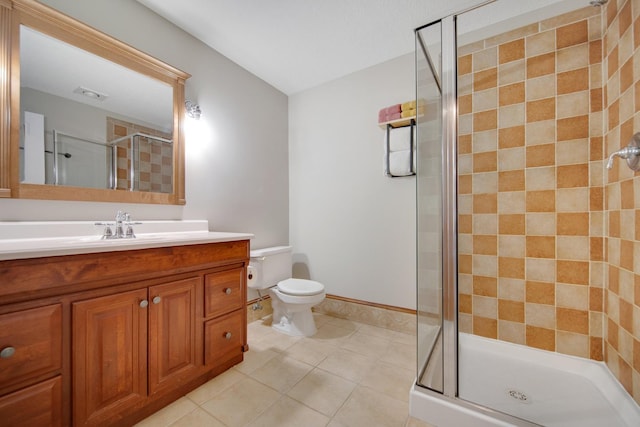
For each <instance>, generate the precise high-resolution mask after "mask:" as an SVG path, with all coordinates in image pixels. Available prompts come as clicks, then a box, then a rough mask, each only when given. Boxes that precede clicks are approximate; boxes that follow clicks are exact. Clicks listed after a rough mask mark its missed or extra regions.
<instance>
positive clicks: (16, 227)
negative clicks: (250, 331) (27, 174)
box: [0, 221, 254, 260]
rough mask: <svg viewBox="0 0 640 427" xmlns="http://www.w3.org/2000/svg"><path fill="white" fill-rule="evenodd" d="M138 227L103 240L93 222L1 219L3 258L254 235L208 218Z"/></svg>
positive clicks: (22, 257)
mask: <svg viewBox="0 0 640 427" xmlns="http://www.w3.org/2000/svg"><path fill="white" fill-rule="evenodd" d="M134 230H135V232H136V238H129V239H109V240H103V239H102V238H101V237H102V236H101V232H102V227H99V226H95V225H94V222H93V221H73V222H70V221H65V222H38V223H27V222H15V223H9V222H0V260H11V259H25V258H39V257H45V256H59V255H78V254H86V253H99V252H113V251H128V250H136V249H147V248H160V247H167V246H183V245H198V244H205V243H217V242H231V241H237V240H249V239H251V238H253V237H254V236H253V234H250V233H227V232H217V231H209V230H208V229H207V221H146V222H145V221H142V224H138V225H135V226H134ZM158 230H162V231H158ZM147 231H153V232H147ZM88 233H89V234H88ZM60 234H63V235H60ZM18 236H25V237H18ZM39 236H43V237H39Z"/></svg>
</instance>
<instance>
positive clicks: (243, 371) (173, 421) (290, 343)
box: [137, 314, 428, 427]
mask: <svg viewBox="0 0 640 427" xmlns="http://www.w3.org/2000/svg"><path fill="white" fill-rule="evenodd" d="M315 318H316V325H317V327H318V333H317V334H316V335H315V336H313V337H311V338H299V337H290V336H287V335H283V334H280V333H278V332H276V331H273V330H272V329H271V327H270V326H269V325H268V322H264V321H261V320H258V321H255V322H252V323H250V324H249V327H248V341H249V348H250V350H249V352H247V353H246V354H245V358H244V361H243V362H242V363H241V364H239V365H236V366H235V367H233V368H232V369H230V370H228V371H227V372H225V373H223V374H221V375H219V376H218V377H216V378H214V379H213V380H211V381H209V382H208V383H206V384H204V385H202V386H201V387H199V388H198V389H196V390H194V391H192V392H191V393H189V394H187V395H186V396H184V397H182V398H180V399H179V400H177V401H176V402H174V403H173V404H171V405H169V406H167V407H166V408H164V409H162V410H161V411H159V412H157V413H155V414H154V415H152V416H150V417H149V418H147V419H145V420H143V421H142V422H140V423H138V424H137V426H138V427H149V426H153V427H169V426H171V427H182V426H185V427H186V426H189V427H199V426H207V427H218V426H227V427H235V426H238V427H239V426H251V427H258V426H263V427H276V426H277V427H287V426H291V427H299V426H304V427H315V426H329V427H365V426H366V427H369V426H375V427H378V426H379V427H386V426H389V427H391V426H398V427H428V424H426V423H423V422H421V421H419V420H417V419H415V418H411V417H409V415H408V414H409V389H410V387H411V384H412V382H413V380H414V375H415V373H414V370H415V368H414V367H415V357H416V349H415V336H412V335H407V334H403V333H400V332H395V331H392V330H389V329H383V328H378V327H375V326H371V325H366V324H362V323H357V322H352V321H349V320H344V319H339V318H336V317H331V316H326V315H321V314H316V315H315Z"/></svg>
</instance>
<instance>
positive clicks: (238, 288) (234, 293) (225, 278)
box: [204, 267, 245, 317]
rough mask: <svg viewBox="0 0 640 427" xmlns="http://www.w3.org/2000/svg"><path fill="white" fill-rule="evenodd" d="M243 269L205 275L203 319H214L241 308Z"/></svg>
mask: <svg viewBox="0 0 640 427" xmlns="http://www.w3.org/2000/svg"><path fill="white" fill-rule="evenodd" d="M244 274H245V273H244V268H242V267H240V268H234V269H233V270H225V271H220V272H217V273H211V274H207V275H206V276H205V284H204V317H215V316H219V315H221V314H225V313H229V312H230V311H233V310H237V309H239V308H242V303H243V299H244V295H243V292H242V290H243V286H244V280H245V278H244Z"/></svg>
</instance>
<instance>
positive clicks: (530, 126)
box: [525, 120, 556, 145]
mask: <svg viewBox="0 0 640 427" xmlns="http://www.w3.org/2000/svg"><path fill="white" fill-rule="evenodd" d="M525 135H526V144H527V145H539V144H549V143H555V142H556V121H555V120H545V121H541V122H533V123H527V126H526V129H525Z"/></svg>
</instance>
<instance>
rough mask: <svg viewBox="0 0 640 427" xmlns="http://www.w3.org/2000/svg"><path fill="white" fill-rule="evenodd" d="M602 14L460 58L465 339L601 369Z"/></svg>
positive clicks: (579, 16)
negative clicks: (582, 360)
mask: <svg viewBox="0 0 640 427" xmlns="http://www.w3.org/2000/svg"><path fill="white" fill-rule="evenodd" d="M601 39H602V34H601V19H600V10H599V9H597V8H593V7H587V8H584V9H581V10H579V11H576V12H572V13H569V14H566V15H563V16H560V17H556V18H553V19H549V20H546V21H542V22H538V23H534V24H531V25H528V26H525V27H522V28H519V29H517V30H514V31H510V32H508V33H504V34H501V35H499V36H496V37H493V38H491V39H486V40H483V41H480V42H474V43H472V44H469V45H466V46H461V47H460V48H459V65H458V75H459V81H458V91H459V194H460V196H459V232H460V236H459V253H460V257H459V273H460V274H459V289H460V294H459V307H460V308H459V309H460V329H461V330H462V331H464V332H471V333H474V334H476V335H482V336H485V337H490V338H497V339H500V340H504V341H510V342H514V343H518V344H525V345H527V346H530V347H536V348H541V349H545V350H551V351H557V352H561V353H566V354H572V355H577V356H582V357H590V358H593V359H596V360H602V357H603V354H602V338H601V337H602V336H603V335H602V333H603V329H602V326H603V325H602V309H603V302H602V295H603V292H602V289H603V285H604V274H603V265H602V262H603V223H604V218H603V210H602V207H603V191H602V179H603V170H602V158H603V154H602V153H603V147H602V129H601V128H602V126H601V124H602V103H601V99H602V96H601V95H602V91H601V86H602V84H601V70H602V66H601V65H602V64H601V57H602V55H601V47H602V43H601Z"/></svg>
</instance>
